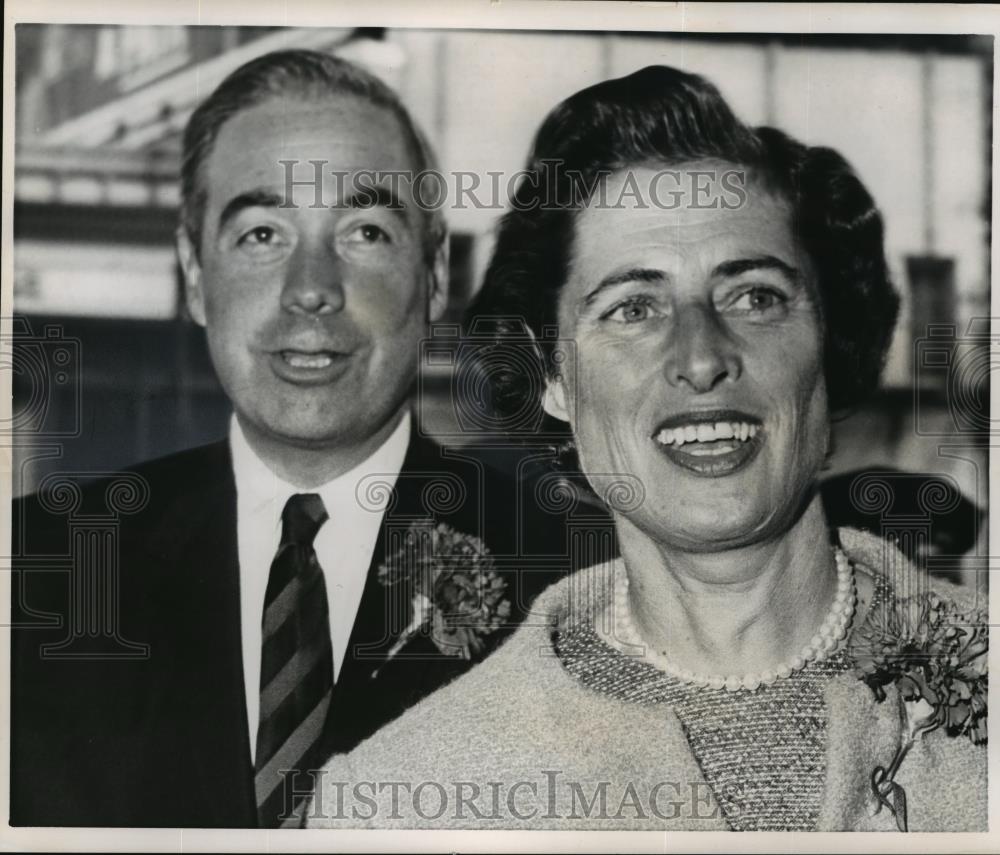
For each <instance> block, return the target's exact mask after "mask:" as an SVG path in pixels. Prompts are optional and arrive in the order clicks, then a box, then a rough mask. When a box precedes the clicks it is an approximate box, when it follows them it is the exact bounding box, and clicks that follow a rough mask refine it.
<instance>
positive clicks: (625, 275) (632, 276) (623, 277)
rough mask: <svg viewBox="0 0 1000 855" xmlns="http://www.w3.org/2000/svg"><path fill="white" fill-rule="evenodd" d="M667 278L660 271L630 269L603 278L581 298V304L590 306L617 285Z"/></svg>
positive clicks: (643, 268)
mask: <svg viewBox="0 0 1000 855" xmlns="http://www.w3.org/2000/svg"><path fill="white" fill-rule="evenodd" d="M668 278H669V277H668V276H667V274H666V273H664V272H663V271H662V270H656V269H655V268H651V267H630V268H629V269H628V270H623V271H621V272H620V273H612V274H611V275H609V276H605V277H604V278H603V279H602V280H601V281H600V282H599V283H598V285H597V287H596V288H595V289H594V290H593V291H591V292H590V293H588V294H587V295H586V296H585V297H584V298H583V304H584V305H585V306H589V305H591V304H592V303H593V302H594V300H596V299H597V297H598V295H599V294H600V293H601V292H602V291H607V290H608V289H609V288H614V287H615V286H617V285H624V284H626V283H628V282H664V281H666V280H667V279H668Z"/></svg>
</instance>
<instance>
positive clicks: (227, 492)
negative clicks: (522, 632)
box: [11, 437, 592, 827]
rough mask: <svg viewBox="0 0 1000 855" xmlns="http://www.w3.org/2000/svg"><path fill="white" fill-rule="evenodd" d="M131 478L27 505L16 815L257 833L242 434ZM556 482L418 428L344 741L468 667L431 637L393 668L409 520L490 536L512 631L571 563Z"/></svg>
mask: <svg viewBox="0 0 1000 855" xmlns="http://www.w3.org/2000/svg"><path fill="white" fill-rule="evenodd" d="M137 476H138V477H137ZM122 478H124V479H125V481H122V480H121V479H119V481H118V486H117V488H116V487H115V486H114V483H112V482H111V481H108V480H107V479H105V480H103V481H98V482H97V483H94V484H92V485H89V486H88V487H87V488H86V489H84V490H82V491H79V490H77V489H75V488H72V487H71V486H65V487H63V488H62V489H60V486H59V484H55V483H52V484H48V485H44V484H43V485H42V486H43V487H46V488H47V489H40V491H39V496H36V497H31V498H29V499H27V500H24V501H19V502H15V506H14V524H13V530H14V537H13V552H12V555H13V556H14V560H13V568H14V573H13V587H12V594H13V597H12V602H13V615H12V617H13V624H14V630H13V633H12V637H13V649H12V686H11V698H12V710H11V714H12V722H11V732H12V740H11V746H12V756H11V822H12V824H14V825H83V826H91V825H98V826H102V825H108V826H145V827H150V826H154V827H155V826H167V827H174V826H189V827H249V826H254V825H255V824H256V810H255V803H254V789H253V768H252V765H251V762H250V739H251V736H252V735H251V734H250V733H249V732H248V726H247V718H246V701H245V691H244V680H243V666H242V651H241V637H240V615H239V568H238V560H237V535H236V501H235V500H236V491H235V484H234V481H233V476H232V471H231V463H230V455H229V447H228V444H227V443H225V442H222V443H218V444H215V445H210V446H205V447H202V448H198V449H194V450H192V451H188V452H183V453H181V454H178V455H174V456H172V457H168V458H164V459H161V460H158V461H154V462H151V463H148V464H144V465H142V466H140V467H138V468H137V469H136V470H135V473H134V474H132V475H124V476H122ZM378 480H379V479H378V474H377V473H376V474H375V475H374V476H373V478H372V484H371V485H369V486H370V487H371V489H372V490H374V491H375V492H378V486H377V481H378ZM144 490H147V492H148V495H146V496H144V495H143V491H144ZM537 494H538V491H537V490H535V489H534V487H532V486H531V485H529V484H528V483H526V482H523V483H520V484H515V483H514V480H513V479H507V478H505V477H503V476H501V475H500V474H499V473H497V472H495V470H492V469H490V468H489V467H486V466H483V465H482V464H481V463H480V462H478V461H473V460H469V459H466V458H453V457H450V456H447V455H446V454H445V453H443V451H442V449H441V448H440V447H438V446H436V445H435V444H433V443H430V442H428V441H426V440H423V439H420V438H416V437H415V438H414V439H413V440H411V443H410V447H409V449H408V452H407V456H406V460H405V463H404V465H403V468H402V471H401V473H400V475H399V479H398V481H397V483H396V487H395V490H394V499H393V501H392V503H391V508H390V510H388V511H387V512H386V513H385V515H384V517H383V522H382V528H381V531H380V534H379V539H378V543H377V545H376V548H375V554H374V557H373V560H372V565H371V568H370V570H369V574H368V580H367V583H366V588H365V591H364V594H363V596H362V600H361V604H360V607H359V612H358V616H357V618H356V620H355V624H354V629H353V634H352V637H351V643H350V648H349V650H348V651H347V655H346V658H345V660H344V663H343V666H342V668H341V672H340V674H339V677H338V680H337V684H336V687H335V690H334V697H333V702H332V704H331V710H330V718H329V720H328V723H327V728H326V733H327V735H328V737H329V744H328V746H327V750H328V752H329V753H333V752H334V751H345V750H348V749H350V748H352V747H353V746H354V745H356V744H357V743H358V742H359V741H360V740H361V739H363V738H365V737H367V736H369V735H370V734H372V733H373V732H374V731H376V730H377V729H378V728H379V727H381V726H382V725H383V724H385V723H386V722H388V721H389V720H391V719H393V718H395V717H396V716H397V715H398V714H399V713H400V712H402V711H403V710H404V709H405V708H406V707H408V706H410V705H411V704H412V703H414V702H415V701H416V700H418V699H419V698H421V697H423V696H424V695H426V694H428V693H429V692H431V691H433V690H434V689H435V688H437V687H439V686H440V685H442V684H444V683H445V682H447V681H449V680H451V679H452V678H453V677H455V676H457V675H458V674H460V673H461V672H463V671H464V670H465V669H466V668H467V667H469V663H467V662H465V661H462V660H460V659H456V658H453V657H449V656H445V655H444V654H442V653H440V652H439V651H438V650H437V648H436V647H435V646H434V645H433V644H432V643H431V642H430V641H429V640H428V639H426V638H417V639H415V640H413V641H412V642H411V643H410V644H408V645H407V646H406V647H404V648H403V650H402V651H401V652H400V653H399V654H398V655H397V656H395V657H394V658H392V659H391V660H390V661H388V662H386V659H385V656H386V652H387V651H388V650H389V648H390V647H391V646H392V644H393V642H394V640H395V637H396V635H395V633H398V632H399V631H400V630H401V629H402V628H403V627H404V626H406V624H407V623H408V622H409V617H410V616H409V597H408V596H407V595H406V593H405V591H399V590H396V589H390V588H387V587H385V586H384V585H382V584H381V583H380V582H379V580H378V578H377V569H378V567H379V565H380V564H381V563H382V562H383V561H384V558H385V554H386V548H387V544H388V543H389V542H390V541H391V540H392V537H393V534H392V533H393V532H394V531H395V532H397V533H398V532H399V531H400V530H401V529H404V528H405V527H406V525H407V524H408V523H409V522H410V521H411V520H414V519H418V518H422V517H428V516H429V517H432V518H434V519H435V520H436V521H437V522H446V523H448V524H449V525H451V526H452V527H454V528H455V529H457V530H459V531H462V532H464V533H466V534H471V535H475V536H479V537H482V538H483V540H484V541H485V542H486V544H487V546H488V547H489V548H490V550H491V552H492V553H493V554H494V555H495V556H496V559H497V566H498V569H500V570H502V571H503V572H504V574H505V575H506V577H507V578H508V585H509V587H508V598H509V599H510V600H511V602H512V604H513V616H512V620H511V622H510V623H511V627H510V629H512V628H513V624H515V623H517V622H518V621H519V620H520V619H522V618H523V617H524V615H525V613H526V611H527V604H528V602H529V601H530V600H531V599H533V597H534V596H535V595H536V594H537V593H538V592H539V591H540V590H541V589H543V588H544V587H546V586H547V585H548V584H549V583H550V582H552V581H553V580H555V579H556V578H558V577H560V576H561V575H563V574H564V573H565V572H566V570H567V569H568V568H569V564H570V561H571V560H572V558H571V557H570V555H569V553H570V552H571V549H570V546H569V539H568V537H567V525H566V520H567V515H566V513H565V510H566V509H565V507H562V508H560V507H557V504H558V503H553V502H549V503H548V509H546V508H545V507H542V506H540V505H539V503H538V502H537V501H536V500H535V498H534V497H535V495H537ZM40 497H41V498H40ZM543 504H545V503H544V502H543ZM109 506H110V507H112V508H113V509H114V508H117V512H116V513H113V514H109V511H108V508H109ZM330 512H331V513H335V509H330ZM116 556H117V559H116ZM591 557H592V556H587V557H585V558H584V559H582V560H591ZM116 568H117V569H116ZM71 593H72V595H71ZM251 619H258V618H257V617H256V616H252V618H251ZM508 632H509V631H508V630H501V631H499V632H497V633H496V634H495V635H494V636H491V637H490V639H489V640H490V645H491V647H490V649H492V648H493V647H495V645H496V644H497V643H499V642H501V641H502V639H503V638H504V637H505V635H506V634H508ZM46 645H47V647H46Z"/></svg>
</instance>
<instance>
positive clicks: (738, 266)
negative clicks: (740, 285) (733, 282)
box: [712, 255, 802, 284]
mask: <svg viewBox="0 0 1000 855" xmlns="http://www.w3.org/2000/svg"><path fill="white" fill-rule="evenodd" d="M754 270H776V271H778V272H779V273H781V274H783V275H784V276H785V277H786V278H787V279H789V280H790V281H791V282H792V283H793V284H798V283H799V281H800V280H801V278H802V277H801V274H800V273H799V271H798V269H797V268H795V267H792V265H790V264H788V263H787V262H784V261H782V260H781V259H780V258H777V257H775V256H773V255H757V256H754V257H752V258H736V259H733V260H732V261H723V262H722V263H721V264H718V265H716V267H715V269H714V270H713V271H712V276H713V277H716V278H722V279H725V278H729V277H733V276H739V275H741V274H743V273H749V272H751V271H754Z"/></svg>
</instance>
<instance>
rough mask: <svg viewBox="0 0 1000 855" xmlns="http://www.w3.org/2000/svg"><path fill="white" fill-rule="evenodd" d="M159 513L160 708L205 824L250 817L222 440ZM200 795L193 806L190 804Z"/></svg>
mask: <svg viewBox="0 0 1000 855" xmlns="http://www.w3.org/2000/svg"><path fill="white" fill-rule="evenodd" d="M197 465H198V468H197V471H195V468H194V466H192V467H191V468H190V471H188V472H186V473H178V477H179V478H180V479H183V481H184V484H185V487H184V488H182V489H179V490H178V492H177V497H178V498H177V501H175V502H174V503H173V505H172V507H170V508H169V509H168V510H167V512H166V513H165V514H164V519H163V524H162V525H161V527H160V535H161V537H160V539H159V540H155V539H154V541H153V543H152V546H153V548H154V550H155V551H156V552H158V553H159V554H160V555H161V556H163V560H164V563H165V566H166V569H167V575H166V576H165V577H164V581H165V584H164V590H163V592H162V595H163V599H162V602H163V603H164V612H163V614H164V621H165V623H166V625H167V626H169V627H170V628H169V631H168V633H167V634H166V638H167V639H169V641H165V643H164V644H163V647H164V648H168V651H169V652H167V651H166V650H165V651H164V653H163V654H162V655H165V656H169V657H170V661H169V669H168V672H167V675H166V679H165V680H164V681H162V683H161V685H162V694H161V697H160V699H159V700H160V709H161V710H162V711H163V713H162V714H163V716H164V717H165V718H166V720H167V721H169V722H173V723H174V726H175V729H176V738H177V744H176V748H177V751H178V755H179V757H183V758H185V759H184V762H183V764H182V766H184V767H186V768H188V769H189V774H190V776H191V781H190V790H188V791H187V792H186V793H185V794H184V796H185V797H186V798H188V799H190V800H192V810H194V811H195V813H198V814H205V815H208V816H210V817H211V820H209V822H207V823H206V824H211V821H212V820H214V821H215V824H217V825H221V826H244V825H248V824H255V822H256V805H255V798H254V791H253V768H252V765H251V763H250V742H249V733H248V726H247V718H246V692H245V688H244V681H243V657H242V638H241V633H240V593H239V591H240V588H239V561H238V551H237V550H238V548H237V536H236V488H235V483H234V481H233V475H232V466H231V463H230V456H229V448H228V444H227V443H220V444H218V445H216V446H212V447H210V449H206V455H205V457H204V458H203V459H202V460H200V461H198V464H197ZM196 802H197V803H199V804H198V808H197V809H196V810H195V809H194V803H196Z"/></svg>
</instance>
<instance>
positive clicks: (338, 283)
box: [281, 241, 344, 315]
mask: <svg viewBox="0 0 1000 855" xmlns="http://www.w3.org/2000/svg"><path fill="white" fill-rule="evenodd" d="M281 306H282V308H283V309H285V310H286V311H289V312H292V313H295V314H304V315H330V314H333V313H334V312H339V311H340V310H341V309H342V308H343V307H344V283H343V264H342V262H341V260H340V259H339V258H338V257H337V254H336V253H335V252H334V251H333V249H332V248H331V247H329V246H328V245H327V244H326V243H325V242H323V241H315V242H313V241H302V242H301V243H300V244H299V245H298V246H297V247H296V248H295V251H294V252H293V253H292V256H291V258H290V259H289V262H288V265H287V267H286V268H285V283H284V287H283V288H282V293H281Z"/></svg>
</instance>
